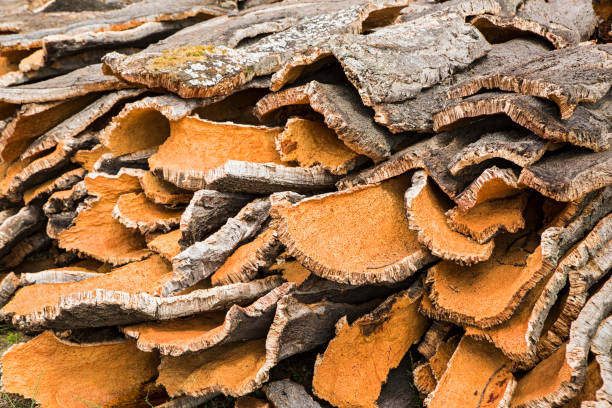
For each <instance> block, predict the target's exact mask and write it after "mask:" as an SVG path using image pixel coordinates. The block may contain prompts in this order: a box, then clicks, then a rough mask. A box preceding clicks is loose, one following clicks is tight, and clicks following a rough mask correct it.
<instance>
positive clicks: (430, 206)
mask: <svg viewBox="0 0 612 408" xmlns="http://www.w3.org/2000/svg"><path fill="white" fill-rule="evenodd" d="M445 204H447V203H445V202H444V198H443V197H441V195H440V194H439V192H437V191H436V190H435V189H433V188H432V186H431V185H430V184H428V182H427V174H426V173H425V172H424V171H422V170H420V171H417V172H416V173H414V175H413V176H412V185H411V186H410V187H409V188H408V189H407V190H406V192H405V194H404V205H405V212H406V219H407V221H408V228H410V229H411V230H413V231H416V233H417V237H418V240H419V242H420V243H421V244H423V245H424V246H425V247H427V249H429V250H430V251H431V253H432V254H433V255H435V256H437V257H439V258H442V259H445V260H449V261H453V262H456V263H458V264H461V265H472V264H475V263H478V262H482V261H486V260H487V259H489V258H490V257H491V254H492V253H493V248H494V247H495V244H494V243H493V242H489V243H486V244H479V243H478V242H476V241H474V240H472V239H470V238H468V237H467V236H464V235H462V234H461V233H459V232H456V231H454V230H452V229H451V227H450V226H449V225H448V223H447V221H446V215H445V213H446V211H447V210H448V208H446V207H445Z"/></svg>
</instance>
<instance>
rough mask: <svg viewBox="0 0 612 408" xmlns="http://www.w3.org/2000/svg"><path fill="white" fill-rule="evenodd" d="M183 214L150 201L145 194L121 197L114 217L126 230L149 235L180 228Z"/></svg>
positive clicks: (130, 194) (114, 210)
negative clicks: (135, 230)
mask: <svg viewBox="0 0 612 408" xmlns="http://www.w3.org/2000/svg"><path fill="white" fill-rule="evenodd" d="M182 213H183V211H182V210H173V209H168V208H166V207H164V206H163V205H160V204H155V203H153V202H151V201H149V199H148V198H147V197H146V196H145V195H144V194H143V193H129V194H123V195H121V196H120V197H119V199H118V200H117V204H115V207H114V208H113V212H112V216H113V218H114V219H116V220H117V221H119V222H120V223H121V224H122V225H123V226H125V227H126V228H129V229H132V230H134V229H137V230H138V231H140V233H141V234H147V233H151V232H156V231H161V232H168V231H170V230H172V229H173V228H176V227H178V225H179V221H180V218H181V214H182Z"/></svg>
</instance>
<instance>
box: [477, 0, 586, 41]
mask: <svg viewBox="0 0 612 408" xmlns="http://www.w3.org/2000/svg"><path fill="white" fill-rule="evenodd" d="M471 23H472V24H474V25H475V26H476V27H477V28H478V29H479V30H480V31H481V32H482V33H483V34H484V35H485V37H487V39H488V40H489V41H492V42H498V41H499V40H502V41H503V39H507V38H508V37H514V36H520V35H524V34H525V33H533V34H536V35H539V36H541V37H543V38H545V39H547V40H548V41H550V42H551V43H552V44H553V45H554V46H555V48H563V47H569V46H576V45H578V44H579V43H581V42H582V41H587V40H589V39H590V38H591V36H592V35H593V33H594V32H595V28H596V27H597V16H596V15H595V12H594V11H593V5H592V2H591V1H588V0H580V1H568V0H556V1H552V2H547V1H542V0H529V1H526V2H525V3H523V4H522V5H521V6H520V7H519V8H518V10H517V12H516V15H514V16H492V15H480V16H476V17H474V19H473V20H472V21H471Z"/></svg>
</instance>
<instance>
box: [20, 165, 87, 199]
mask: <svg viewBox="0 0 612 408" xmlns="http://www.w3.org/2000/svg"><path fill="white" fill-rule="evenodd" d="M86 174H87V171H86V170H85V169H81V168H78V169H74V170H70V171H67V172H66V173H64V174H62V175H60V176H59V177H57V178H54V179H51V180H48V181H46V182H44V183H43V184H41V185H38V186H36V187H33V188H30V189H28V190H26V191H24V193H23V201H24V202H25V203H26V204H29V203H30V202H32V201H39V200H43V199H45V198H46V197H48V196H50V195H51V194H53V193H54V192H56V191H61V190H68V189H70V188H71V187H72V186H73V185H75V184H76V183H78V182H79V181H81V180H83V178H84V177H85V175H86Z"/></svg>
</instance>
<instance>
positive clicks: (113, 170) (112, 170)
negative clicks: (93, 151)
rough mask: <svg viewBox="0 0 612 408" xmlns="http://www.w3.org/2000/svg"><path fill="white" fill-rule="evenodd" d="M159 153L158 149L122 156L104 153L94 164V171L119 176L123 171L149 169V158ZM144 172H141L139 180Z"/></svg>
mask: <svg viewBox="0 0 612 408" xmlns="http://www.w3.org/2000/svg"><path fill="white" fill-rule="evenodd" d="M156 152H157V148H156V147H154V148H151V149H146V150H139V151H137V152H134V153H128V154H124V155H121V156H114V155H113V154H112V153H104V154H103V155H101V156H100V158H99V159H98V161H96V163H95V164H94V171H95V172H98V173H106V174H113V175H116V174H118V173H119V172H120V171H121V169H126V170H127V169H141V170H148V169H149V163H148V161H149V158H150V157H151V156H153V155H154V154H155V153H156ZM142 173H143V172H139V178H140V177H141V176H142Z"/></svg>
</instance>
